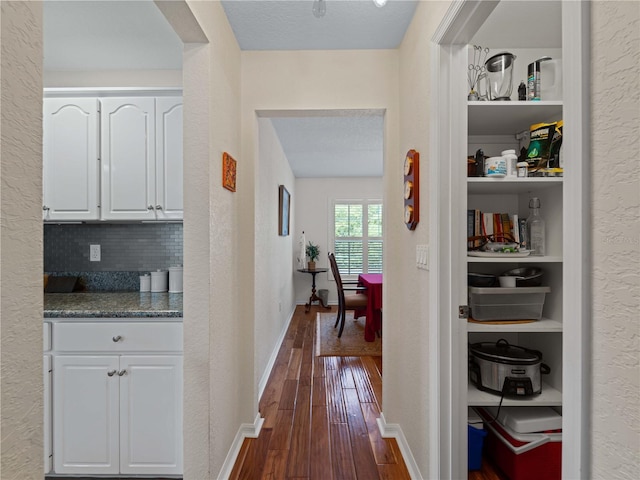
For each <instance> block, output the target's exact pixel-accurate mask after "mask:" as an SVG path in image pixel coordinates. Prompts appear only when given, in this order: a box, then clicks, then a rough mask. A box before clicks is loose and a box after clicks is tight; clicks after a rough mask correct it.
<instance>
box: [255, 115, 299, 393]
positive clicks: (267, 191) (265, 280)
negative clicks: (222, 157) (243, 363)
mask: <svg viewBox="0 0 640 480" xmlns="http://www.w3.org/2000/svg"><path fill="white" fill-rule="evenodd" d="M257 121H258V159H257V164H256V192H255V196H256V215H255V237H256V266H255V282H256V294H255V299H254V302H255V311H256V317H258V316H259V317H260V320H258V318H256V323H255V338H257V339H260V341H258V342H256V345H255V372H254V376H255V378H254V381H257V382H260V380H261V379H262V378H263V376H265V375H267V374H268V373H269V372H266V371H265V368H266V367H268V366H269V358H270V357H271V354H272V353H273V351H274V349H275V347H276V346H277V341H278V338H279V337H280V335H281V334H283V333H284V330H285V328H286V326H287V322H288V320H289V319H290V318H291V315H292V314H293V310H294V309H295V302H294V297H293V278H292V275H291V272H293V268H294V267H293V245H294V243H295V242H296V240H295V236H294V235H293V233H290V234H289V235H287V236H280V235H278V210H279V209H278V205H279V186H280V185H284V186H285V188H286V189H287V190H288V191H289V193H290V194H291V202H292V203H291V211H290V215H291V219H293V218H294V216H295V212H296V208H295V205H296V202H295V200H296V198H297V191H296V188H295V178H294V177H293V172H292V171H291V167H290V166H289V161H288V160H287V157H286V156H285V155H284V152H283V151H282V146H281V145H280V141H279V140H278V136H277V135H276V132H275V130H274V128H273V124H272V123H271V120H270V119H268V118H258V119H257ZM289 225H290V228H291V227H293V220H291V221H290V222H289ZM265 380H266V378H265Z"/></svg>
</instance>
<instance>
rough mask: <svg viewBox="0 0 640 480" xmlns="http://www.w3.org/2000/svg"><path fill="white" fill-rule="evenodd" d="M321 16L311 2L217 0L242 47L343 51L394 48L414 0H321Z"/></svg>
mask: <svg viewBox="0 0 640 480" xmlns="http://www.w3.org/2000/svg"><path fill="white" fill-rule="evenodd" d="M325 4H326V13H325V15H324V16H323V17H320V18H316V17H315V16H314V15H313V12H312V7H313V0H222V5H223V7H224V9H225V12H226V14H227V18H228V19H229V23H230V24H231V27H232V29H233V32H234V33H235V36H236V39H237V40H238V44H239V45H240V48H241V49H243V50H344V49H387V48H397V47H398V46H399V45H400V43H401V42H402V39H403V38H404V33H405V31H406V29H407V27H408V26H409V23H410V22H411V19H412V18H413V14H414V12H415V9H416V6H417V1H416V0H411V1H408V0H389V1H388V2H387V4H386V5H385V6H383V7H381V8H379V7H377V6H376V5H375V4H374V3H373V0H325Z"/></svg>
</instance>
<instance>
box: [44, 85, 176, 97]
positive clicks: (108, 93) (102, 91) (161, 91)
mask: <svg viewBox="0 0 640 480" xmlns="http://www.w3.org/2000/svg"><path fill="white" fill-rule="evenodd" d="M42 93H43V96H44V98H55V97H130V96H136V97H145V96H146V97H164V96H176V95H177V96H181V95H182V87H68V88H66V87H65V88H62V87H50V88H43V89H42Z"/></svg>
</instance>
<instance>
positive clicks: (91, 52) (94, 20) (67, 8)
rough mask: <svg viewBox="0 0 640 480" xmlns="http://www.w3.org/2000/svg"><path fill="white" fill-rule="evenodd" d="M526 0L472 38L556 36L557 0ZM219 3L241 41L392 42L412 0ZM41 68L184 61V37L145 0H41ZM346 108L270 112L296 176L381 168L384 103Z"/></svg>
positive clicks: (338, 45) (289, 44)
mask: <svg viewBox="0 0 640 480" xmlns="http://www.w3.org/2000/svg"><path fill="white" fill-rule="evenodd" d="M527 3H528V2H527ZM527 3H525V2H521V1H503V2H500V3H499V4H498V6H497V7H496V8H495V10H494V12H493V14H492V16H491V17H490V18H489V19H488V20H487V22H486V23H485V24H484V25H483V27H482V28H481V29H480V31H479V32H478V33H477V35H476V36H475V37H474V43H476V44H480V45H483V46H487V47H490V48H491V47H500V46H503V45H505V44H506V42H505V38H509V39H510V41H509V45H510V46H513V47H519V46H523V47H525V46H526V47H533V46H542V47H547V46H559V45H560V44H561V42H560V38H559V35H560V34H559V32H560V28H559V22H560V9H559V2H557V1H553V2H547V1H541V2H539V4H540V7H539V8H535V9H531V4H530V3H528V4H527ZM222 4H223V7H224V9H225V12H226V14H227V18H228V19H229V22H230V24H231V27H232V29H233V31H234V34H235V36H236V38H237V40H238V44H239V45H240V48H241V49H243V50H268V49H274V50H300V49H309V50H314V49H320V50H331V49H381V48H396V47H397V46H398V45H399V44H400V43H401V41H402V39H403V37H404V33H405V31H406V28H407V27H408V25H409V23H410V22H411V19H412V17H413V14H414V11H415V8H416V6H417V2H416V1H415V0H411V1H407V0H389V1H388V2H387V4H386V5H385V6H384V7H382V8H378V7H376V6H375V5H374V3H373V0H326V14H325V16H323V17H321V18H316V17H315V16H314V15H313V13H312V5H313V0H222ZM523 21H526V22H534V23H535V24H536V25H539V34H538V35H537V36H536V37H534V38H525V37H522V36H520V35H519V25H520V23H521V22H523ZM505 35H509V37H505ZM514 38H516V39H520V40H521V43H522V45H514V43H513V39H514ZM44 68H45V71H52V70H58V71H59V70H69V71H78V70H82V71H87V70H138V69H144V70H151V69H181V68H182V43H181V41H180V39H179V38H178V37H177V35H176V34H175V32H174V31H173V29H172V28H171V27H170V25H169V24H168V22H167V21H166V19H165V18H164V16H163V15H162V14H161V13H160V11H159V10H158V8H157V7H156V6H155V4H154V3H153V1H152V0H135V1H133V0H130V1H119V0H101V1H86V0H75V1H59V0H45V4H44ZM351 113H352V114H351V115H349V114H347V113H345V112H342V113H341V114H340V115H339V116H336V115H333V114H331V113H329V114H327V115H326V116H317V115H312V116H309V117H301V116H300V115H298V114H297V115H296V116H295V117H287V118H284V117H278V118H274V119H272V122H273V124H274V127H275V130H276V132H277V134H278V136H279V138H280V141H281V144H282V147H283V150H284V152H285V154H286V155H287V157H288V159H289V161H290V163H291V166H292V169H293V171H294V174H295V175H296V176H300V177H302V176H343V175H344V176H381V175H382V138H383V137H382V132H383V130H382V123H383V120H382V116H381V113H379V112H378V113H377V114H376V115H362V112H351ZM334 166H335V167H334Z"/></svg>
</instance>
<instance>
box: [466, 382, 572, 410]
mask: <svg viewBox="0 0 640 480" xmlns="http://www.w3.org/2000/svg"><path fill="white" fill-rule="evenodd" d="M467 393H468V397H467V398H468V404H469V406H470V407H497V406H498V404H499V403H500V395H495V394H493V393H489V392H483V391H482V390H478V388H477V387H476V386H475V385H473V384H472V383H469V384H468V391H467ZM561 405H562V392H561V391H559V390H556V389H555V388H553V387H550V386H549V385H548V384H546V383H544V382H542V393H540V394H539V395H534V396H531V397H524V398H511V397H505V398H504V400H503V401H502V406H503V407H555V406H561Z"/></svg>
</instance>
